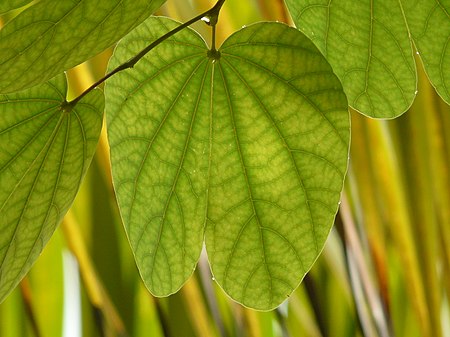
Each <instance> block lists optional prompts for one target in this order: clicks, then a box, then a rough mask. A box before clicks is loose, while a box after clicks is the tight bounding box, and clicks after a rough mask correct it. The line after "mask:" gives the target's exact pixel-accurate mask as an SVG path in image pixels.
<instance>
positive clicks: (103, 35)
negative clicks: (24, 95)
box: [0, 0, 164, 93]
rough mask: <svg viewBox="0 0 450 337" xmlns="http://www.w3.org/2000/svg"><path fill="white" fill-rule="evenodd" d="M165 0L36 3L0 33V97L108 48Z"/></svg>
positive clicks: (80, 0)
mask: <svg viewBox="0 0 450 337" xmlns="http://www.w3.org/2000/svg"><path fill="white" fill-rule="evenodd" d="M163 2H164V0H77V1H68V0H63V1H54V0H41V1H40V2H39V3H37V4H36V5H34V6H32V7H30V8H28V9H27V10H25V11H23V12H22V13H21V14H20V15H18V16H17V17H16V18H15V19H14V20H12V21H11V22H9V23H8V24H7V25H6V26H5V27H4V28H3V29H2V30H0V74H1V77H0V93H8V92H13V91H18V90H21V89H25V88H27V87H30V86H33V85H35V84H38V83H42V82H44V81H46V80H48V79H50V78H52V77H53V76H55V75H57V74H59V73H61V72H63V71H64V70H67V69H68V68H71V67H73V66H75V65H77V64H79V63H81V62H83V61H85V60H87V59H88V58H90V57H92V56H95V55H96V54H98V53H99V52H101V51H103V50H104V49H106V48H108V47H109V46H111V45H113V44H114V43H115V42H117V41H118V40H119V39H121V38H122V37H123V36H124V35H126V34H127V33H128V32H129V31H130V30H131V29H133V28H134V27H136V26H137V25H138V24H139V23H141V22H142V21H143V20H145V19H146V18H147V17H148V16H149V15H150V14H151V13H153V12H154V11H155V10H156V9H157V8H158V7H159V6H160V5H161V4H162V3H163Z"/></svg>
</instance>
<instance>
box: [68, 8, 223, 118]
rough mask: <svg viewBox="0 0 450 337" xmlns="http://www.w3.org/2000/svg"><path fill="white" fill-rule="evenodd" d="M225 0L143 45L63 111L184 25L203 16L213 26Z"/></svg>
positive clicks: (69, 108)
mask: <svg viewBox="0 0 450 337" xmlns="http://www.w3.org/2000/svg"><path fill="white" fill-rule="evenodd" d="M224 2H225V0H219V1H217V3H216V4H215V5H214V7H212V8H210V9H208V10H207V11H205V12H203V13H201V14H199V15H197V16H195V17H194V18H192V19H190V20H189V21H186V22H185V23H183V24H182V25H180V26H178V27H177V28H175V29H172V30H171V31H170V32H168V33H166V34H164V35H163V36H161V37H160V38H158V39H157V40H155V41H153V42H152V43H150V44H149V45H148V46H147V47H145V48H144V49H142V50H141V51H140V52H139V53H138V54H137V55H135V56H133V57H132V58H131V59H129V60H128V61H126V62H125V63H123V64H121V65H119V66H118V67H117V68H115V69H113V70H112V71H110V72H109V73H108V74H106V75H105V76H104V77H102V78H101V79H99V80H98V81H97V82H95V83H94V84H92V85H91V86H90V87H89V88H87V89H86V90H85V91H83V93H81V94H80V95H79V96H78V97H76V98H75V99H73V100H71V101H70V102H67V101H65V102H64V103H62V104H61V108H62V109H63V110H65V111H71V110H72V109H73V107H74V106H75V105H76V104H77V103H78V102H79V101H80V100H81V99H82V98H83V97H84V96H86V95H87V94H88V93H89V92H91V91H92V90H94V89H95V88H96V87H98V86H99V85H100V84H102V83H103V82H105V81H106V80H107V79H108V78H110V77H111V76H113V75H115V74H117V73H118V72H120V71H122V70H125V69H130V68H133V67H134V65H135V64H136V63H137V62H138V61H139V60H140V59H141V58H143V57H144V56H145V55H146V54H147V53H148V52H149V51H151V50H152V49H153V48H155V47H156V46H158V45H159V44H160V43H162V42H164V41H165V40H167V39H168V38H169V37H171V36H173V35H175V34H176V33H178V32H179V31H181V30H183V29H185V28H186V27H188V26H190V25H192V24H193V23H195V22H197V21H199V20H201V19H203V18H205V17H206V18H208V21H207V23H208V24H209V25H211V26H212V27H213V28H214V27H215V25H216V23H217V18H218V16H219V12H220V9H221V8H222V6H223V4H224Z"/></svg>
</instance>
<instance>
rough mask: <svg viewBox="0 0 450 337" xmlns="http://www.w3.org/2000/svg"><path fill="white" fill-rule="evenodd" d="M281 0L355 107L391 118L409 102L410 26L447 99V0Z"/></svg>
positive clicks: (412, 84)
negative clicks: (330, 67)
mask: <svg viewBox="0 0 450 337" xmlns="http://www.w3.org/2000/svg"><path fill="white" fill-rule="evenodd" d="M286 3H287V5H288V7H289V10H290V13H291V15H292V18H293V20H294V22H295V24H296V25H297V27H298V29H300V30H301V31H302V32H303V33H304V34H305V35H307V36H308V37H309V38H311V39H312V40H313V41H314V43H315V44H316V45H317V47H318V48H319V49H320V50H321V52H322V53H323V54H324V55H325V57H326V58H327V60H328V61H329V62H330V64H331V66H332V67H333V69H334V71H335V73H336V75H337V76H338V77H339V78H340V79H341V81H342V84H343V87H344V90H345V92H346V94H347V97H348V99H349V103H350V105H351V106H352V107H353V108H355V109H356V110H358V111H360V112H362V113H363V114H365V115H367V116H370V117H376V118H394V117H397V116H399V115H400V114H402V113H403V112H405V111H406V110H407V109H408V108H409V106H410V105H411V104H412V102H413V100H414V97H415V94H416V82H417V79H416V70H415V63H414V57H413V48H412V42H411V40H410V37H409V32H410V33H411V35H412V38H413V41H414V44H415V46H416V47H417V48H418V50H419V52H420V57H421V59H422V61H423V62H424V66H425V70H426V72H427V74H428V76H429V78H430V80H431V82H432V84H433V85H434V86H435V87H436V89H437V91H438V93H439V94H440V95H441V96H442V98H443V99H444V100H446V101H447V102H450V100H449V86H450V55H449V53H450V51H449V50H450V49H449V41H450V37H449V33H448V32H449V31H450V16H449V12H450V2H449V1H448V0H446V1H431V0H419V1H397V0H379V1H374V0H366V1H345V0H335V1H328V0H319V1H318V0H286ZM408 30H409V32H408Z"/></svg>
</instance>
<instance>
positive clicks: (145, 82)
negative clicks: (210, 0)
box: [106, 18, 349, 310]
mask: <svg viewBox="0 0 450 337" xmlns="http://www.w3.org/2000/svg"><path fill="white" fill-rule="evenodd" d="M176 26H177V24H176V23H175V22H173V21H171V20H169V19H164V18H150V19H148V20H147V21H146V22H145V23H144V24H143V25H141V26H139V27H138V28H137V29H136V30H135V31H133V32H132V33H131V34H130V35H129V36H127V37H126V38H125V39H124V40H123V41H122V42H121V43H120V44H119V46H118V47H117V48H116V51H115V53H114V57H113V59H112V62H111V65H110V68H113V67H115V66H117V65H118V64H120V63H121V62H123V61H125V60H127V59H128V58H129V57H130V56H131V55H134V54H135V53H136V52H137V51H139V50H141V49H142V48H144V47H145V46H146V44H148V43H149V42H150V41H151V40H152V39H153V40H154V39H156V38H157V37H159V36H161V35H162V34H164V33H166V32H168V31H169V30H170V29H172V28H174V27H176ZM149 40H150V41H149ZM134 69H135V70H134V71H127V72H123V73H120V74H118V75H117V76H115V77H113V78H111V80H110V82H108V83H107V87H106V96H107V107H106V110H107V121H108V135H109V140H110V146H111V160H112V168H113V179H114V186H115V190H116V193H117V198H118V203H119V207H120V210H121V215H122V218H123V221H124V225H125V228H126V231H127V234H128V237H129V240H130V243H131V247H132V250H133V252H134V254H135V258H136V262H137V265H138V267H139V270H140V272H141V275H142V278H143V280H144V282H145V284H146V285H147V287H148V288H149V289H150V291H151V292H152V293H153V294H155V295H158V296H164V295H168V294H171V293H173V292H175V291H176V290H177V289H179V288H180V287H181V286H182V284H183V283H184V282H185V281H186V280H187V278H188V277H189V275H191V274H192V271H193V270H194V268H195V265H196V262H197V259H198V256H199V254H200V251H201V248H202V243H203V236H204V233H206V249H207V252H208V256H209V259H210V263H211V267H212V271H213V274H214V276H215V279H216V280H217V282H218V283H219V284H220V285H221V286H222V287H223V289H224V290H225V291H226V292H227V293H228V294H229V295H230V296H231V297H232V298H234V299H235V300H236V301H239V302H241V303H243V304H244V305H247V306H250V307H253V308H256V309H261V310H268V309H271V308H274V307H275V306H277V305H279V304H280V303H281V302H282V301H283V300H284V299H286V297H287V296H289V295H290V293H291V292H292V291H293V290H294V289H295V288H296V287H297V286H298V284H299V283H300V281H301V279H302V278H303V276H304V275H305V273H306V272H307V271H308V270H309V268H310V267H311V265H312V264H313V262H314V261H315V259H316V258H317V256H318V254H319V253H320V251H321V250H322V248H323V245H324V243H325V240H326V237H327V235H328V233H329V231H330V228H331V226H332V224H333V220H334V217H335V214H336V211H337V207H338V201H339V196H340V192H341V190H342V185H343V179H344V175H345V172H346V167H347V157H348V144H349V116H348V111H347V100H346V97H345V95H344V93H343V91H342V87H341V85H340V82H339V80H338V79H337V78H336V76H335V75H334V74H333V72H332V70H331V68H330V66H329V64H328V63H327V62H326V60H325V59H324V57H323V56H322V55H321V54H320V52H319V51H318V50H317V48H316V47H315V46H314V45H313V44H312V43H311V42H310V41H309V40H308V39H307V38H306V37H305V36H304V35H303V34H302V33H300V32H298V31H297V30H295V29H293V28H289V27H287V26H285V25H282V24H279V23H261V24H256V25H252V26H249V27H246V28H244V29H242V30H241V31H239V32H237V33H235V34H234V35H232V36H231V37H230V38H229V39H228V40H227V41H226V42H225V43H224V44H223V46H222V47H221V48H220V49H219V52H208V49H207V46H206V45H205V43H204V41H203V40H202V39H201V37H200V36H199V35H198V34H197V33H196V32H194V31H193V30H190V29H187V30H184V31H182V32H180V33H179V34H177V35H175V36H174V37H172V38H170V39H169V40H167V41H166V42H164V43H162V44H161V45H159V46H158V47H156V48H155V49H154V50H152V51H151V52H150V53H149V54H148V55H147V56H145V57H144V58H143V59H142V60H141V61H140V62H139V63H138V64H136V66H135V68H134Z"/></svg>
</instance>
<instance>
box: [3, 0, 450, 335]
mask: <svg viewBox="0 0 450 337" xmlns="http://www.w3.org/2000/svg"><path fill="white" fill-rule="evenodd" d="M210 5H211V3H210V2H209V1H200V0H199V1H192V2H188V1H183V0H179V1H175V0H172V1H168V3H167V4H166V5H165V6H164V7H163V8H162V9H161V11H160V14H164V15H167V16H170V17H174V18H178V19H179V20H181V21H185V20H186V19H188V18H190V17H192V16H194V15H196V14H197V13H199V12H200V11H201V10H203V9H206V8H209V6H210ZM234 13H239V15H235V14H234ZM261 19H265V20H279V21H286V22H289V17H288V15H287V12H286V9H285V7H284V5H283V4H282V2H281V1H269V0H260V1H255V2H250V1H249V2H243V1H238V0H228V1H227V2H226V5H225V6H224V8H223V10H222V12H221V17H220V25H219V27H218V34H219V35H220V39H221V40H223V39H224V38H226V37H227V36H228V35H229V34H231V33H232V32H233V31H235V30H236V29H238V28H239V27H241V26H242V25H247V24H249V23H251V22H255V21H259V20H261ZM196 29H198V31H200V32H201V33H203V35H204V36H205V37H206V39H208V37H209V29H208V27H206V26H205V25H203V24H199V25H197V26H196ZM110 53H111V51H106V52H104V53H102V54H101V55H99V56H97V57H96V58H94V59H92V60H90V61H89V62H87V63H84V64H82V65H81V66H79V67H76V68H75V69H73V70H71V71H69V77H70V80H71V82H70V85H71V90H72V93H73V95H76V94H77V93H79V92H81V91H82V90H83V89H84V88H86V87H87V86H88V85H89V84H90V83H92V82H93V81H94V80H95V79H97V78H99V77H101V76H102V74H103V73H104V71H105V68H106V63H107V60H108V58H109V55H110ZM417 64H418V67H419V85H418V94H417V97H416V100H415V102H414V104H413V105H412V107H411V108H410V109H409V110H408V112H407V113H405V114H404V115H403V116H401V117H400V118H398V119H396V120H394V121H375V120H370V119H368V118H365V117H363V116H361V115H360V114H358V113H355V112H352V114H351V115H352V147H351V154H350V156H351V160H350V170H349V173H348V176H347V179H346V186H345V190H344V195H343V199H342V203H341V209H340V213H339V214H338V217H337V218H336V224H335V227H334V229H333V231H332V232H331V235H330V237H329V238H328V241H327V244H326V246H325V250H324V252H323V254H322V255H321V256H320V258H319V260H318V261H317V263H316V264H315V265H314V267H313V269H312V270H311V272H310V273H309V274H308V275H307V277H306V278H305V280H304V282H303V283H302V285H301V286H300V287H299V288H298V289H297V290H296V291H295V292H294V294H293V295H292V296H291V298H290V299H289V301H287V302H285V304H283V305H282V306H281V307H280V308H279V309H277V310H275V311H272V312H265V313H262V312H255V311H252V310H248V309H246V308H243V307H241V306H239V305H237V304H235V303H234V302H232V301H231V300H230V299H229V298H228V297H227V296H226V295H224V293H223V292H222V290H220V289H219V288H218V287H217V286H216V284H215V282H213V280H211V276H210V273H209V267H208V264H207V261H205V259H204V257H202V258H201V261H200V263H199V266H198V268H197V270H196V272H195V274H194V276H193V277H192V278H191V279H190V280H189V281H188V283H187V284H186V285H185V286H184V287H183V288H182V289H181V291H180V292H179V293H177V294H175V295H173V296H170V297H168V298H163V299H156V298H153V297H151V296H150V295H149V294H148V292H147V291H146V290H145V288H144V286H143V285H142V282H141V280H140V278H139V274H138V272H137V270H136V267H135V263H134V260H133V257H132V254H131V251H130V248H129V244H128V242H127V240H126V236H125V234H124V230H123V227H122V224H121V221H120V218H119V216H118V210H117V206H116V202H115V198H114V194H113V190H112V185H111V176H110V175H109V172H110V166H109V165H110V163H109V159H108V158H109V154H108V153H107V151H108V146H107V141H106V136H105V135H104V134H103V135H102V138H101V141H100V144H99V146H98V149H97V153H96V155H95V157H94V161H93V164H92V165H91V167H90V169H89V172H88V175H87V177H86V180H85V181H84V184H83V186H82V190H81V191H80V193H79V195H78V197H77V199H76V202H75V205H74V206H73V208H72V210H71V211H70V212H69V213H68V215H67V216H66V218H65V219H64V221H63V224H62V225H61V226H60V228H59V229H58V230H57V232H56V234H55V235H54V236H53V238H52V239H51V241H50V243H49V244H48V246H47V247H46V248H45V250H44V253H43V254H42V256H41V257H40V258H39V260H38V262H37V263H36V264H35V266H34V267H33V269H32V270H31V272H30V273H29V275H28V276H27V277H26V278H25V279H24V280H23V281H22V282H21V284H20V287H18V288H17V289H16V290H15V291H14V292H13V294H11V295H10V296H9V297H8V299H7V300H6V301H5V302H4V303H2V304H1V305H0V335H1V336H8V337H9V336H11V337H12V336H59V335H61V331H66V334H65V336H75V335H74V333H76V332H77V329H80V332H82V333H83V335H86V336H127V335H129V336H140V335H145V336H147V335H149V336H205V337H206V336H264V337H265V336H283V337H284V336H303V335H305V336H363V335H364V336H390V335H397V336H424V337H425V336H449V335H450V320H449V316H450V309H449V294H450V283H449V281H448V280H449V275H450V207H449V206H450V179H449V169H448V168H449V164H450V162H449V158H450V157H449V156H450V135H449V132H448V130H450V109H449V107H448V105H446V104H445V103H444V102H443V101H442V100H441V99H440V98H439V97H438V96H437V95H436V93H435V91H434V89H433V88H432V87H431V86H430V84H429V82H428V80H427V79H426V76H425V75H424V73H423V71H422V70H421V68H420V65H421V63H420V62H417ZM74 258H75V259H74ZM71 266H72V267H71ZM77 266H78V268H79V271H80V273H79V275H80V279H79V280H78V278H77V275H78V272H77ZM78 281H79V282H78ZM77 313H79V314H80V319H79V320H78V319H77V317H78V315H77ZM69 322H71V323H77V322H82V323H80V324H75V325H72V326H71V325H69ZM69 326H71V329H70V330H65V329H67V327H69ZM69 333H72V335H70V334H69Z"/></svg>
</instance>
